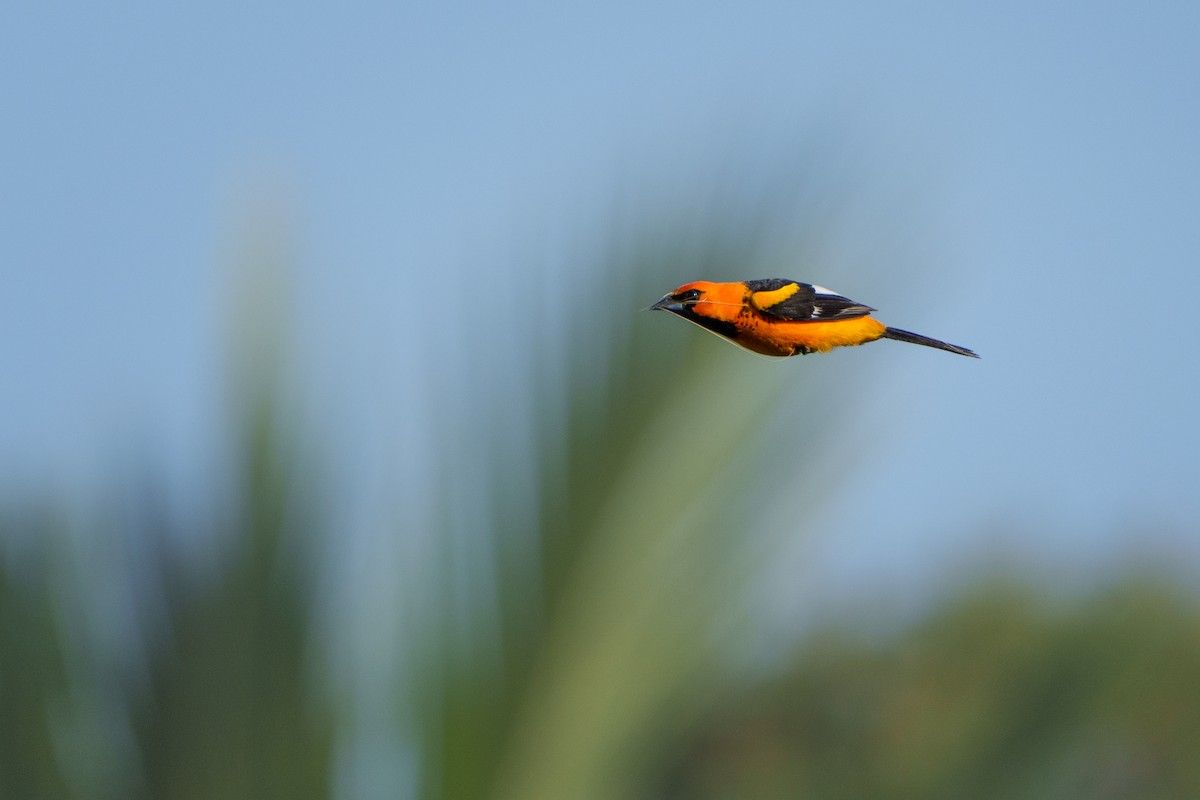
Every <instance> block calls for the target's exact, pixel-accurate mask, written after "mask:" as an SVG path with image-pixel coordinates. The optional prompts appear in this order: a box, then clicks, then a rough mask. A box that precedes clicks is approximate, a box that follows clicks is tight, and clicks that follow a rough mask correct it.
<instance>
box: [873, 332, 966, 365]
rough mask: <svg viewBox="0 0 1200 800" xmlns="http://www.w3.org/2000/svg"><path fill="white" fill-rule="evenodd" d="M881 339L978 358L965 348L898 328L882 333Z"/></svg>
mask: <svg viewBox="0 0 1200 800" xmlns="http://www.w3.org/2000/svg"><path fill="white" fill-rule="evenodd" d="M883 338H885V339H895V340H896V341H897V342H909V343H910V344H923V345H925V346H926V347H936V348H937V349H938V350H948V351H949V352H951V353H958V354H959V355H960V356H970V357H971V358H979V356H977V355H975V353H974V352H972V351H970V350H968V349H967V348H965V347H959V346H958V345H956V344H946V343H945V342H939V341H938V340H937V339H930V338H929V337H928V336H922V335H921V334H919V333H909V332H908V331H902V330H900V329H899V328H888V329H887V330H885V331H884V332H883Z"/></svg>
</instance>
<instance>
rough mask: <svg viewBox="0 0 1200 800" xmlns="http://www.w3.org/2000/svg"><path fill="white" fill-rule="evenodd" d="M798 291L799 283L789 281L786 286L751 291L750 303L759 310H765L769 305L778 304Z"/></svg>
mask: <svg viewBox="0 0 1200 800" xmlns="http://www.w3.org/2000/svg"><path fill="white" fill-rule="evenodd" d="M798 291H800V285H799V284H797V283H789V284H788V285H787V286H783V287H781V288H779V289H775V290H774V291H771V292H751V293H750V303H751V304H752V305H753V306H754V307H755V308H757V309H758V310H759V311H766V310H767V309H768V308H770V307H771V306H777V305H779V304H780V303H782V302H783V301H784V300H787V299H788V298H789V297H791V296H792V295H794V294H795V293H796V292H798Z"/></svg>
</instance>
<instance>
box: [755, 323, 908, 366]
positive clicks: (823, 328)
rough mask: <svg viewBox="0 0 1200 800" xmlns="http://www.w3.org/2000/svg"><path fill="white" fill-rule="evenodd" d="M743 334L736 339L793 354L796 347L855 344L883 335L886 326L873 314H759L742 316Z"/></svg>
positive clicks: (822, 348) (768, 350) (770, 352)
mask: <svg viewBox="0 0 1200 800" xmlns="http://www.w3.org/2000/svg"><path fill="white" fill-rule="evenodd" d="M739 323H741V324H739V327H740V328H742V331H743V333H742V335H741V336H739V337H738V338H737V343H738V344H740V345H741V346H742V347H745V348H746V349H747V350H753V351H754V352H756V353H762V354H764V355H768V356H790V355H792V354H794V353H795V352H796V351H797V349H798V348H799V349H801V351H803V350H811V351H816V352H819V353H824V352H827V351H829V350H832V349H833V348H835V347H853V346H854V345H859V344H866V343H867V342H873V341H875V340H876V339H878V338H880V337H881V336H883V332H884V331H885V330H887V326H886V325H884V324H883V323H882V322H880V321H879V320H877V319H872V318H871V317H855V318H854V319H839V320H832V321H829V322H787V321H782V320H764V319H763V318H762V317H760V316H758V315H757V314H747V315H745V316H744V317H742V318H741V319H739Z"/></svg>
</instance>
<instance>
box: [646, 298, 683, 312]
mask: <svg viewBox="0 0 1200 800" xmlns="http://www.w3.org/2000/svg"><path fill="white" fill-rule="evenodd" d="M650 310H651V311H672V312H675V313H678V312H680V311H683V303H681V302H679V301H678V300H676V299H675V298H674V297H672V296H671V295H669V294H664V295H663V297H662V299H661V300H659V301H658V302H657V303H655V304H654V305H652V306H650Z"/></svg>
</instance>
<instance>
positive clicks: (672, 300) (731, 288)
mask: <svg viewBox="0 0 1200 800" xmlns="http://www.w3.org/2000/svg"><path fill="white" fill-rule="evenodd" d="M744 305H745V286H744V284H740V283H714V282H712V281H693V282H692V283H685V284H684V285H683V286H680V287H679V288H678V289H676V290H675V291H673V292H671V293H670V294H665V295H663V297H662V299H661V300H659V301H658V302H657V303H655V304H654V305H652V306H650V309H651V310H652V311H670V312H671V313H672V314H676V315H678V316H681V317H684V318H685V319H690V320H692V321H693V322H694V321H696V319H697V318H706V319H717V320H732V319H735V318H736V317H737V315H738V314H739V313H740V312H741V310H742V307H743V306H744Z"/></svg>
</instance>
